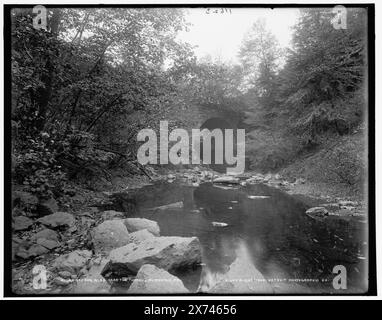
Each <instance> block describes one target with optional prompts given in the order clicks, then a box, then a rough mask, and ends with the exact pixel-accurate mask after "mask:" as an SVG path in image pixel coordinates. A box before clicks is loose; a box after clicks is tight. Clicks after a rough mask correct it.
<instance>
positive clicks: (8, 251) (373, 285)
mask: <svg viewBox="0 0 382 320" xmlns="http://www.w3.org/2000/svg"><path fill="white" fill-rule="evenodd" d="M44 5H45V6H46V7H47V8H62V7H67V8H69V7H70V8H94V7H100V8H102V7H103V8H107V7H109V8H120V7H123V8H161V7H162V8H166V7H167V8H169V7H170V8H178V7H179V8H221V7H223V8H271V9H273V8H324V7H332V6H334V5H340V4H339V3H331V4H330V3H326V4H323V3H319V4H318V3H317V4H295V3H294V4H287V3H285V4H269V5H267V4H249V3H245V4H240V3H235V4H232V3H231V4H216V3H214V4H208V3H204V4H203V3H201V4H186V3H183V4H129V5H124V4H95V5H89V4H82V5H81V4H67V5H65V4H63V5H59V4H55V5H51V4H44ZM342 5H344V6H345V7H349V8H351V7H361V8H365V9H366V10H367V15H368V21H367V29H368V30H367V31H368V66H367V67H368V152H369V153H368V165H369V167H368V169H369V170H368V211H369V216H368V237H369V239H368V241H369V255H368V256H369V260H368V265H369V281H368V284H369V286H368V290H367V292H365V293H363V294H353V293H349V294H346V293H344V294H340V293H339V294H335V295H334V296H336V297H344V296H376V295H377V269H376V224H375V5H374V3H359V4H356V3H350V4H346V3H344V4H342ZM31 7H33V5H32V4H4V5H3V9H4V10H3V11H4V16H3V18H4V31H3V34H4V211H3V213H4V239H3V241H4V243H3V249H4V265H3V267H4V278H3V280H4V283H3V290H4V297H16V298H17V297H18V298H22V297H31V298H32V297H36V298H37V297H109V298H110V297H119V296H122V297H141V298H142V299H145V298H146V299H147V298H148V297H150V296H155V297H160V296H163V297H175V298H176V297H180V296H183V297H190V299H195V298H196V299H198V298H201V299H203V296H208V297H215V296H272V297H273V296H275V297H277V296H325V297H328V296H330V294H326V293H323V294H273V295H263V294H214V295H210V294H204V293H195V294H176V295H174V294H172V295H171V294H163V295H162V294H160V295H153V294H147V295H146V294H145V295H126V294H110V295H102V294H75V295H74V294H69V295H66V294H30V295H27V294H25V295H18V294H15V293H13V292H12V287H11V285H12V241H10V239H11V238H12V227H11V224H12V221H11V220H12V217H11V214H10V212H11V211H12V207H11V202H12V196H11V190H12V184H11V121H10V120H11V108H10V101H11V81H10V79H11V48H10V43H11V17H10V12H11V9H12V8H31ZM137 302H138V301H137ZM208 302H209V303H210V302H215V301H214V300H210V301H208ZM237 302H239V301H237ZM241 302H242V301H241ZM161 303H162V302H161V301H160V300H158V301H156V302H155V304H156V305H158V304H161ZM227 303H228V301H227Z"/></svg>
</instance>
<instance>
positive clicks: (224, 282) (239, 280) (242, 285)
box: [201, 258, 274, 294]
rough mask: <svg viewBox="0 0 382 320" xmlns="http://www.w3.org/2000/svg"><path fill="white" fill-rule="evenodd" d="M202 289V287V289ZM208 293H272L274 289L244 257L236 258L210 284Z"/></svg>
mask: <svg viewBox="0 0 382 320" xmlns="http://www.w3.org/2000/svg"><path fill="white" fill-rule="evenodd" d="M201 291H203V288H202V290H201ZM208 293H225V294H244V293H252V294H253V293H256V294H257V293H259V294H272V293H274V290H273V288H272V286H271V285H270V284H269V282H268V281H267V280H266V279H265V278H264V276H263V275H262V273H261V272H260V271H259V270H257V269H256V267H255V266H254V265H253V264H252V263H251V262H249V261H248V260H246V259H241V258H237V259H236V260H235V261H234V262H233V263H232V264H231V266H230V268H229V270H228V272H227V273H225V274H224V275H222V276H221V277H220V279H219V281H217V283H215V284H213V285H212V288H210V289H209V290H208Z"/></svg>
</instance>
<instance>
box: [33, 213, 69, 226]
mask: <svg viewBox="0 0 382 320" xmlns="http://www.w3.org/2000/svg"><path fill="white" fill-rule="evenodd" d="M37 221H38V222H40V223H42V224H43V225H45V226H47V227H50V228H58V227H71V226H73V225H74V223H75V219H74V217H73V215H72V214H70V213H67V212H56V213H53V214H50V215H47V216H45V217H42V218H39V219H37Z"/></svg>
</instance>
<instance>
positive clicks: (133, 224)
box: [124, 218, 160, 236]
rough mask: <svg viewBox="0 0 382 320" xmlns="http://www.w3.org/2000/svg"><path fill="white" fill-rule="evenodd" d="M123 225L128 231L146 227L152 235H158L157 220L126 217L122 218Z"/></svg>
mask: <svg viewBox="0 0 382 320" xmlns="http://www.w3.org/2000/svg"><path fill="white" fill-rule="evenodd" d="M124 223H125V226H126V228H127V230H128V231H129V232H134V231H139V230H143V229H146V230H147V231H149V232H151V233H152V234H153V235H154V236H159V233H160V229H159V225H158V223H157V222H155V221H152V220H148V219H144V218H127V219H125V220H124Z"/></svg>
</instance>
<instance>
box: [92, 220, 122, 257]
mask: <svg viewBox="0 0 382 320" xmlns="http://www.w3.org/2000/svg"><path fill="white" fill-rule="evenodd" d="M91 235H92V242H93V246H94V250H95V251H96V252H100V253H108V252H109V251H110V250H112V249H114V248H118V247H122V246H124V245H126V244H128V243H129V238H128V236H129V232H128V231H127V229H126V226H125V224H124V223H123V220H106V221H104V222H102V223H101V224H100V225H98V226H97V227H96V228H94V229H93V230H92V233H91Z"/></svg>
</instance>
